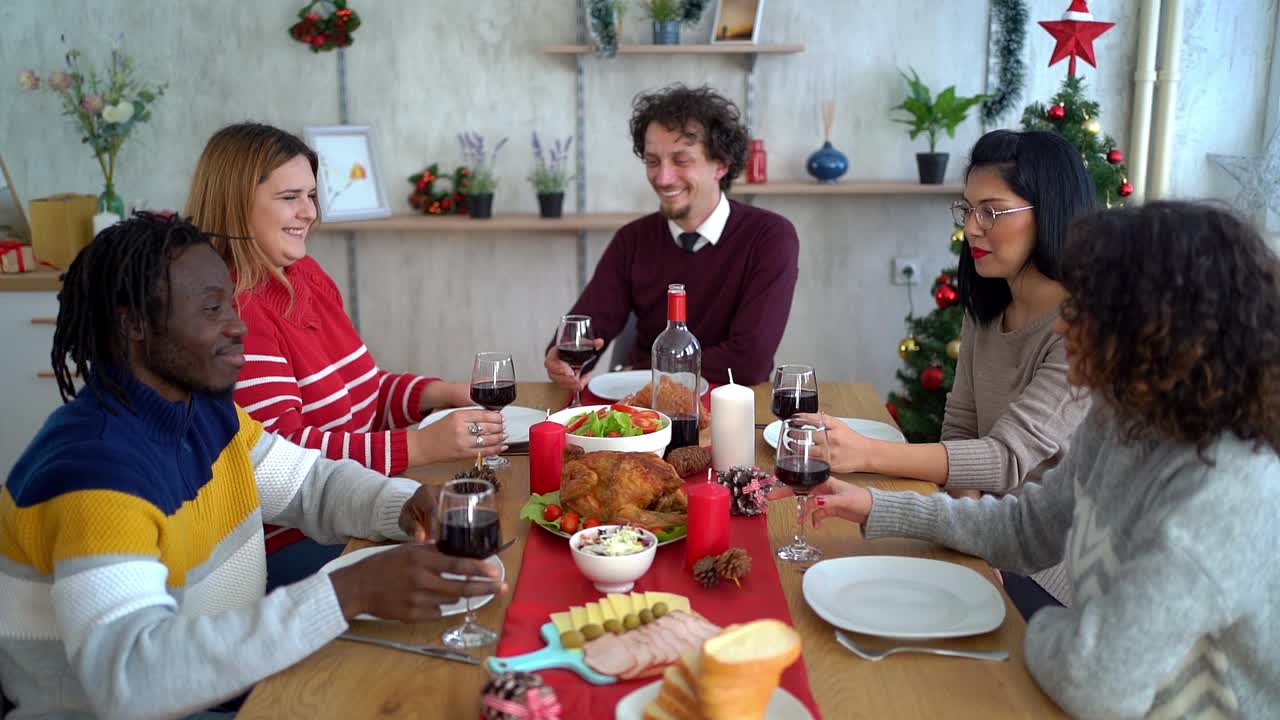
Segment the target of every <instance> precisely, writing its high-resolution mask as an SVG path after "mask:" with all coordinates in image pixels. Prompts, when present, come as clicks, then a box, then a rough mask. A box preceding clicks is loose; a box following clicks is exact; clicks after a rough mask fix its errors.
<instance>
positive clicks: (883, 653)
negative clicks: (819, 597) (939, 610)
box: [836, 630, 1009, 661]
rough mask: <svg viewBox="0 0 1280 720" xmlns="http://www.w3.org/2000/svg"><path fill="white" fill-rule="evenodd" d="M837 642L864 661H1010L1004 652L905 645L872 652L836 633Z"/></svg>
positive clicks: (851, 639) (839, 632) (838, 632)
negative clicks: (899, 657)
mask: <svg viewBox="0 0 1280 720" xmlns="http://www.w3.org/2000/svg"><path fill="white" fill-rule="evenodd" d="M836 642H838V643H840V644H841V645H843V646H845V648H847V649H848V650H849V651H850V652H852V653H853V654H854V655H857V656H858V657H860V658H862V659H863V660H872V661H875V660H883V659H885V658H887V657H889V656H890V655H896V654H897V653H922V654H925V655H946V656H948V657H958V658H969V659H970V660H1008V659H1009V653H1007V652H1005V651H1003V650H993V651H984V650H951V649H950V648H935V647H921V646H919V645H905V646H902V647H895V648H888V649H885V650H870V649H867V648H864V647H861V646H860V645H858V644H857V643H855V642H854V641H853V638H851V637H849V636H848V635H846V634H844V633H843V632H841V631H839V630H837V631H836Z"/></svg>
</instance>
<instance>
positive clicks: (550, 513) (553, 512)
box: [542, 505, 564, 522]
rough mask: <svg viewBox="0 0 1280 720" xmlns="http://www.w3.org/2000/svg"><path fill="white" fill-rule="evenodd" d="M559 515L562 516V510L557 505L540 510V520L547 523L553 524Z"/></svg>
mask: <svg viewBox="0 0 1280 720" xmlns="http://www.w3.org/2000/svg"><path fill="white" fill-rule="evenodd" d="M561 515H564V508H561V507H560V506H559V505H548V506H546V507H544V508H542V519H543V520H546V521H547V522H555V521H556V520H559V519H560V516H561Z"/></svg>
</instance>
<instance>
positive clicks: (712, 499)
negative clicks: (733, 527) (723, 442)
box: [684, 482, 729, 570]
mask: <svg viewBox="0 0 1280 720" xmlns="http://www.w3.org/2000/svg"><path fill="white" fill-rule="evenodd" d="M685 494H686V495H688V496H689V537H688V538H686V539H685V541H684V546H685V549H686V552H687V553H688V555H687V556H686V557H685V561H684V565H685V570H692V569H693V564H694V563H696V562H698V561H699V560H701V559H702V558H704V557H706V556H708V555H719V554H720V553H722V552H724V551H725V550H728V549H729V488H727V487H725V486H723V485H721V484H720V483H717V482H700V483H695V484H693V485H689V486H688V487H686V488H685Z"/></svg>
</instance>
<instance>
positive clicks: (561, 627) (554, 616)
mask: <svg viewBox="0 0 1280 720" xmlns="http://www.w3.org/2000/svg"><path fill="white" fill-rule="evenodd" d="M551 622H552V624H554V625H555V626H556V632H559V633H567V632H569V631H570V630H573V629H575V628H574V626H573V616H572V615H570V614H569V613H567V612H559V613H551Z"/></svg>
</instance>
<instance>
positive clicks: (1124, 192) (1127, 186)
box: [1120, 183, 1133, 197]
mask: <svg viewBox="0 0 1280 720" xmlns="http://www.w3.org/2000/svg"><path fill="white" fill-rule="evenodd" d="M1132 194H1133V184H1132V183H1121V185H1120V197H1129V196H1130V195H1132Z"/></svg>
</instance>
